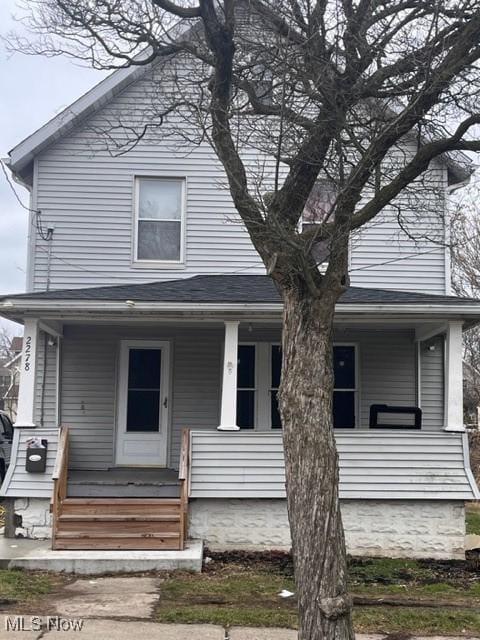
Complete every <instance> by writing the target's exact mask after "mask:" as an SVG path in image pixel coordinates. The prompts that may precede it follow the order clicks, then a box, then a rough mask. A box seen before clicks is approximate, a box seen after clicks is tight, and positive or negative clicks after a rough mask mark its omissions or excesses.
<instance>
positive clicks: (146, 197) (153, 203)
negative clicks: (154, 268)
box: [135, 178, 184, 264]
mask: <svg viewBox="0 0 480 640" xmlns="http://www.w3.org/2000/svg"><path fill="white" fill-rule="evenodd" d="M183 201H184V180H182V179H177V178H137V179H136V207H135V209H136V211H135V223H136V246H135V261H137V262H143V263H147V264H148V263H149V262H150V263H152V262H154V263H157V262H165V263H169V262H170V263H178V262H182V259H183V256H182V254H183V224H184V223H183V219H184V212H183Z"/></svg>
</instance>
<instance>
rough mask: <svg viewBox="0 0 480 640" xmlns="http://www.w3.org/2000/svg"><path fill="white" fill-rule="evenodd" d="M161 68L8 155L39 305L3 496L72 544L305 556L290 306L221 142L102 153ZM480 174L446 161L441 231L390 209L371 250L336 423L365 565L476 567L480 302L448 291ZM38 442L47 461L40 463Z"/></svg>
mask: <svg viewBox="0 0 480 640" xmlns="http://www.w3.org/2000/svg"><path fill="white" fill-rule="evenodd" d="M152 74H155V68H154V67H153V69H149V70H148V71H146V70H145V69H140V68H132V69H122V70H119V71H116V72H115V73H113V75H111V76H110V77H108V78H107V79H105V80H104V81H103V82H101V83H100V84H99V85H98V86H96V87H95V88H93V89H92V90H91V91H90V92H88V93H87V94H85V95H84V96H83V97H81V98H80V99H79V100H78V101H77V102H76V103H74V104H73V105H71V106H70V107H69V108H67V109H66V110H65V111H64V112H63V113H61V114H59V115H58V116H56V117H55V118H53V120H51V121H50V122H49V123H48V124H46V125H45V126H44V127H42V128H41V129H39V130H38V131H36V132H35V133H33V134H32V135H31V136H29V137H28V138H27V139H26V140H24V141H23V142H21V143H20V144H19V145H17V146H16V147H15V148H14V149H13V150H12V151H11V152H10V158H9V166H10V170H11V171H12V173H13V175H14V176H15V179H16V181H17V182H21V183H23V185H24V186H25V187H26V188H27V189H28V190H29V191H30V194H31V209H32V214H31V223H32V224H31V225H30V235H29V243H28V246H29V249H28V283H27V293H25V294H21V295H9V296H6V297H3V298H1V300H0V313H1V315H3V316H4V317H6V318H9V319H12V320H15V321H17V322H19V323H23V325H24V330H25V332H24V343H23V356H22V370H21V383H20V394H19V406H18V416H17V422H16V425H15V439H14V445H13V453H12V463H11V465H10V467H9V470H8V474H7V477H6V480H5V482H4V484H3V487H2V495H3V496H5V497H6V498H9V499H11V502H12V504H13V508H14V509H15V512H16V513H17V515H18V516H19V517H20V518H21V521H20V522H19V524H18V527H17V533H18V534H21V535H25V536H29V537H45V536H47V537H48V536H50V535H52V526H53V545H54V548H56V549H88V548H96V549H178V548H181V547H182V546H183V545H184V544H185V540H186V538H187V537H190V538H200V539H202V540H204V541H205V542H206V543H208V545H209V547H213V548H272V547H275V548H288V547H289V545H290V538H289V528H288V523H287V516H286V501H285V487H284V463H283V450H282V431H281V423H280V419H279V414H278V409H277V401H276V392H277V389H278V386H279V381H280V367H281V352H280V341H281V311H282V305H281V301H280V299H279V297H278V294H277V292H276V290H275V288H274V286H273V284H272V283H271V281H270V279H269V278H268V277H267V276H266V275H265V270H264V268H263V266H262V264H261V262H260V260H259V258H258V255H257V254H256V252H255V250H254V248H253V246H252V244H251V242H250V239H249V237H248V235H247V233H246V231H245V229H244V228H243V226H242V224H240V221H239V218H238V216H237V214H236V212H235V209H234V207H233V204H232V201H231V198H230V195H229V193H228V191H227V190H226V189H225V188H224V182H225V180H224V175H223V172H222V169H221V167H220V165H219V163H218V161H217V159H216V157H215V154H214V152H213V150H212V149H211V147H210V146H209V144H208V141H205V140H204V141H202V142H201V143H199V144H196V145H194V144H192V145H191V147H190V148H188V149H187V150H186V149H185V141H184V140H181V139H180V136H179V133H178V132H175V131H172V132H171V135H169V136H167V137H165V138H159V139H149V138H148V136H147V137H145V138H144V139H142V140H141V141H140V142H139V143H138V144H137V145H136V146H134V147H133V148H132V149H131V150H130V151H128V152H126V153H122V154H118V155H115V154H112V153H111V152H110V151H109V150H108V149H107V148H105V145H104V144H103V143H102V142H101V141H99V140H98V133H96V132H98V130H99V129H100V128H101V127H102V126H104V123H105V122H108V121H112V120H115V119H116V120H118V117H119V114H123V116H124V117H123V119H124V120H125V119H128V118H129V117H134V116H135V114H136V113H137V111H136V106H137V105H138V104H141V103H142V100H143V99H144V97H145V96H147V95H148V94H149V92H151V82H152ZM156 80H157V82H160V83H161V79H160V80H159V79H158V78H157V79H156ZM166 126H168V125H166ZM112 135H114V134H112ZM406 144H407V143H406ZM467 177H468V176H467V174H466V173H465V171H464V170H463V169H462V168H461V167H459V166H458V165H457V164H456V163H455V161H454V160H453V159H451V158H443V159H441V160H438V161H435V162H434V163H432V166H431V167H430V169H429V172H428V174H427V178H426V179H428V180H431V181H435V184H436V185H437V190H438V191H440V192H441V193H440V195H441V197H439V198H438V200H437V204H436V207H437V210H438V211H437V213H438V216H436V217H435V218H434V219H433V218H432V219H430V220H427V221H424V222H423V223H422V222H421V221H420V220H416V219H415V218H413V223H412V224H413V225H414V226H415V229H416V231H418V238H419V239H417V240H415V238H412V237H411V234H406V233H404V232H403V231H402V229H401V228H400V227H399V226H398V224H397V220H396V217H395V211H394V210H393V209H388V210H386V211H385V212H384V214H383V215H382V217H381V219H380V220H377V221H376V222H375V224H374V225H371V226H370V227H367V228H365V229H363V230H362V232H361V234H359V235H358V236H356V237H355V238H354V239H353V241H352V255H351V272H350V273H351V282H352V286H351V288H350V289H349V290H348V291H347V292H346V293H345V294H344V296H343V297H342V299H341V300H340V302H339V304H338V306H337V312H336V330H335V347H334V362H335V392H334V421H335V427H336V439H337V444H338V449H339V454H340V469H341V487H340V496H341V504H342V512H343V520H344V525H345V531H346V539H347V546H348V550H349V551H350V552H351V553H354V554H373V555H391V556H409V557H414V556H415V557H438V558H458V557H462V556H463V553H464V551H463V540H464V533H465V525H464V503H465V501H467V500H471V499H476V498H478V496H479V494H478V489H477V487H476V485H475V482H474V480H473V477H472V474H471V472H470V469H469V463H468V444H467V439H466V436H465V433H464V427H463V416H462V332H463V331H464V330H466V329H468V327H470V326H472V325H473V324H474V323H477V322H478V321H479V320H480V302H478V301H475V300H471V299H462V298H457V297H453V296H452V295H451V290H450V264H449V251H448V248H447V247H446V242H439V241H438V238H439V237H440V238H441V239H443V240H447V239H448V232H447V226H446V224H445V219H446V217H447V216H446V211H445V210H444V207H446V204H445V202H446V200H447V199H448V198H447V196H448V192H449V190H451V189H453V188H455V185H458V184H459V183H461V182H462V181H464V180H465V179H466V178H467ZM423 184H424V183H423ZM403 210H404V215H406V214H405V207H404V208H403ZM36 212H41V213H36ZM407 213H408V212H407ZM426 218H427V217H424V218H423V219H424V220H425V219H426ZM422 224H423V225H424V227H425V228H423V227H422ZM427 227H428V228H427ZM432 229H434V230H435V234H436V236H437V237H436V238H432V237H431V232H432ZM59 425H66V426H67V427H68V430H67V429H66V428H62V429H61V430H59ZM185 430H186V431H185ZM32 438H37V439H38V440H37V445H38V441H43V447H41V449H43V452H42V451H39V450H38V449H31V448H30V449H29V450H28V454H27V448H28V441H29V440H31V439H32ZM44 458H45V461H46V463H45V464H46V466H45V467H44V466H43V459H44ZM51 502H52V513H50V503H51ZM52 520H53V522H52Z"/></svg>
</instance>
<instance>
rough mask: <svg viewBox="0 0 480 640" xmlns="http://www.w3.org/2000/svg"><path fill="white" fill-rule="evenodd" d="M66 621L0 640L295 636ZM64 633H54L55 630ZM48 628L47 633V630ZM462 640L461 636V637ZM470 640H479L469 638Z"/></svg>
mask: <svg viewBox="0 0 480 640" xmlns="http://www.w3.org/2000/svg"><path fill="white" fill-rule="evenodd" d="M66 621H68V619H60V620H56V619H54V618H52V619H51V620H50V622H49V621H48V620H47V619H45V620H44V623H45V628H44V629H43V630H40V631H33V632H32V631H27V629H26V626H27V623H28V619H26V620H25V622H26V626H25V631H12V630H6V629H5V624H1V622H2V621H0V640H19V639H20V638H23V639H24V640H25V639H27V640H40V639H41V640H43V639H44V638H47V639H49V640H53V639H54V638H67V637H72V636H74V637H78V638H81V640H112V639H113V638H115V640H132V638H148V640H297V632H296V631H292V630H289V629H255V628H249V627H233V628H232V629H229V630H225V629H224V628H223V627H219V626H214V625H196V624H191V625H190V624H156V623H155V622H133V621H130V622H127V621H120V622H119V621H118V620H91V619H90V620H85V621H84V623H83V626H82V628H81V630H80V629H77V630H76V631H74V629H73V628H69V629H68V628H67V622H66ZM59 625H60V626H61V628H63V629H64V630H63V631H62V630H60V631H59V630H58V626H59ZM48 626H50V630H48ZM383 638H385V636H383V635H364V634H359V635H358V634H357V636H356V639H357V640H383ZM463 638H465V636H463ZM410 640H460V638H453V637H452V636H449V637H448V638H442V637H441V636H429V637H428V638H423V637H420V636H419V637H418V638H411V639H410ZM470 640H480V639H479V638H470Z"/></svg>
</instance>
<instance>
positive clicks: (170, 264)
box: [132, 174, 187, 269]
mask: <svg viewBox="0 0 480 640" xmlns="http://www.w3.org/2000/svg"><path fill="white" fill-rule="evenodd" d="M141 180H157V181H158V180H165V181H167V180H168V181H170V182H172V181H175V182H180V183H181V187H182V194H181V211H180V219H179V220H178V219H177V218H175V220H173V219H172V220H171V222H180V256H179V259H178V260H156V259H155V260H144V259H139V258H138V227H139V221H140V217H139V209H140V207H139V204H140V181H141ZM133 191H134V197H133V234H132V238H133V246H132V266H133V267H137V268H138V267H140V268H143V269H178V268H179V267H182V266H184V265H185V227H186V208H187V203H186V197H187V195H186V194H187V179H186V177H185V176H178V175H175V176H168V175H163V174H162V175H152V174H138V175H135V176H134V178H133ZM142 220H149V219H148V218H142ZM153 221H157V222H169V221H170V220H169V219H163V218H162V219H157V218H155V219H154V220H153Z"/></svg>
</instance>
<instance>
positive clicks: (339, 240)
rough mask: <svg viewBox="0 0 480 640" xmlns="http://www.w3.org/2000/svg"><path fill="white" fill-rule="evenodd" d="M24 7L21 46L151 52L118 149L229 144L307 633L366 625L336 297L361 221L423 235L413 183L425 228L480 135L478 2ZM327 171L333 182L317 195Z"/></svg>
mask: <svg viewBox="0 0 480 640" xmlns="http://www.w3.org/2000/svg"><path fill="white" fill-rule="evenodd" d="M25 10H26V15H27V22H28V23H29V25H30V28H31V30H32V31H33V32H34V33H35V34H36V36H32V35H30V36H28V37H27V38H21V37H17V38H15V37H12V38H11V39H10V42H11V45H12V47H13V48H14V49H16V50H22V51H24V52H27V53H41V54H44V55H61V54H66V55H70V56H73V57H76V58H79V59H82V60H87V61H89V62H90V63H91V64H92V65H93V66H94V67H96V68H101V69H111V68H115V67H119V66H129V65H134V66H146V67H148V73H150V76H151V80H152V86H154V85H155V83H156V90H152V92H151V93H150V99H151V102H150V103H149V104H148V106H145V105H143V106H142V108H140V107H139V108H138V109H137V110H135V112H132V113H130V114H128V117H127V118H126V119H125V121H114V122H111V121H109V120H108V118H107V117H105V119H104V121H103V123H102V125H101V127H100V129H101V131H97V132H95V131H93V132H92V146H93V147H95V146H96V145H98V144H99V141H98V138H99V136H98V135H97V134H99V133H101V134H102V138H103V140H104V141H106V143H107V146H108V147H109V148H110V149H111V150H112V153H128V151H129V149H131V148H132V147H133V146H135V145H136V144H138V143H139V141H142V143H147V142H149V141H150V142H153V141H154V140H155V139H158V138H159V137H162V136H163V137H165V138H167V137H168V136H170V135H172V134H171V132H172V127H173V128H174V129H175V131H176V134H175V135H176V136H177V138H178V136H179V135H182V136H184V138H185V141H186V142H188V144H191V143H192V142H193V141H196V142H198V144H201V143H203V142H204V141H209V142H210V144H211V145H212V147H213V149H214V150H215V153H216V155H217V157H218V159H219V161H220V162H221V165H222V166H223V169H224V172H225V175H226V180H227V184H228V188H229V190H230V194H231V197H232V199H233V202H234V204H235V207H236V209H237V211H238V213H239V216H240V218H241V220H242V222H243V224H244V225H245V227H246V229H247V231H248V233H249V235H250V238H251V240H252V242H253V245H254V246H255V248H256V250H257V251H258V253H259V254H260V256H261V259H262V260H263V262H264V264H265V266H266V269H267V272H268V273H269V275H270V276H271V277H272V278H273V281H274V282H275V284H276V286H277V288H278V290H279V292H280V294H281V296H282V298H283V302H284V316H283V367H282V381H281V388H280V411H281V417H282V423H283V436H284V447H285V465H286V481H287V503H288V513H289V519H290V526H291V534H292V542H293V553H294V562H295V572H296V581H297V589H298V602H299V615H300V631H299V637H300V638H301V639H302V640H307V639H308V640H313V639H316V638H327V639H333V638H335V639H346V638H353V630H352V624H351V618H350V612H351V601H350V598H349V596H348V593H347V572H346V558H345V543H344V534H343V528H342V523H341V515H340V508H339V500H338V460H337V451H336V447H335V439H334V433H333V425H332V392H333V372H332V328H333V320H334V312H335V305H336V303H337V301H338V299H339V297H340V296H341V295H342V293H343V292H344V291H345V289H346V287H347V286H348V283H349V273H348V264H349V263H348V254H349V238H350V236H351V234H352V233H355V232H357V231H358V230H359V229H360V228H361V227H362V226H363V225H365V224H367V223H370V224H372V223H373V222H374V220H375V219H376V218H377V217H378V216H379V215H380V214H381V212H382V211H385V210H389V211H390V212H395V211H396V212H397V214H398V215H397V218H398V221H399V224H400V225H401V226H402V228H403V229H404V231H405V232H407V233H409V230H408V228H407V227H408V224H407V223H406V221H405V219H404V218H405V208H403V209H402V208H401V207H398V205H397V204H396V203H397V202H398V200H397V197H398V196H399V194H402V197H403V198H405V197H409V198H411V200H412V205H414V204H415V203H418V201H419V200H421V202H422V207H421V208H420V209H419V213H418V215H419V216H422V219H423V220H424V221H426V222H427V226H428V220H429V216H430V215H431V214H433V212H434V211H435V210H436V209H438V207H436V206H435V202H437V204H438V200H436V198H438V197H441V192H440V191H439V190H437V192H435V191H434V190H433V191H432V193H431V194H427V192H426V190H425V185H423V184H422V178H423V177H424V176H425V175H427V173H428V171H429V166H430V163H431V162H432V160H434V159H435V158H438V157H439V156H441V155H442V154H446V153H450V154H455V153H457V152H459V151H461V150H470V151H478V150H480V141H479V140H478V139H477V137H476V136H475V131H476V128H477V125H478V123H479V121H480V112H479V111H478V91H479V88H480V82H479V80H480V78H479V72H478V61H479V58H480V7H479V6H478V2H476V0H456V1H455V2H453V1H451V0H435V1H431V0H388V1H387V0H380V1H375V2H373V1H372V0H249V1H247V0H245V1H240V0H238V1H237V2H235V1H234V0H191V1H189V0H177V1H173V0H96V1H95V2H92V1H91V0H76V2H74V3H72V2H70V0H29V1H28V3H27V4H26V6H25ZM159 78H160V79H159ZM140 111H141V113H140ZM120 117H121V116H120ZM446 122H454V123H455V126H454V127H453V128H452V130H449V128H448V127H446V126H445V123H446ZM119 132H121V133H119ZM406 143H407V147H408V151H405V148H406ZM252 149H254V150H255V151H256V157H257V160H256V161H254V162H252V161H251V154H250V153H249V152H250V151H251V150H252ZM258 158H261V160H258ZM324 181H328V182H329V183H330V184H331V185H332V188H331V189H329V195H328V196H323V197H319V196H318V186H317V185H318V184H322V182H324ZM312 193H313V195H312V197H313V198H314V200H317V201H318V200H320V203H321V204H320V206H317V208H316V210H317V212H318V215H313V216H312V215H311V210H312V206H314V205H312V202H310V204H308V201H309V197H310V194H312ZM332 193H333V196H332ZM317 204H318V202H317ZM307 205H308V206H307ZM306 206H307V214H308V220H307V222H308V224H305V225H304V226H302V225H301V218H302V213H303V211H304V210H305V207H306ZM314 208H315V207H314ZM413 208H414V207H413V206H412V207H408V209H413ZM417 209H418V208H417ZM319 263H322V268H320V269H319Z"/></svg>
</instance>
